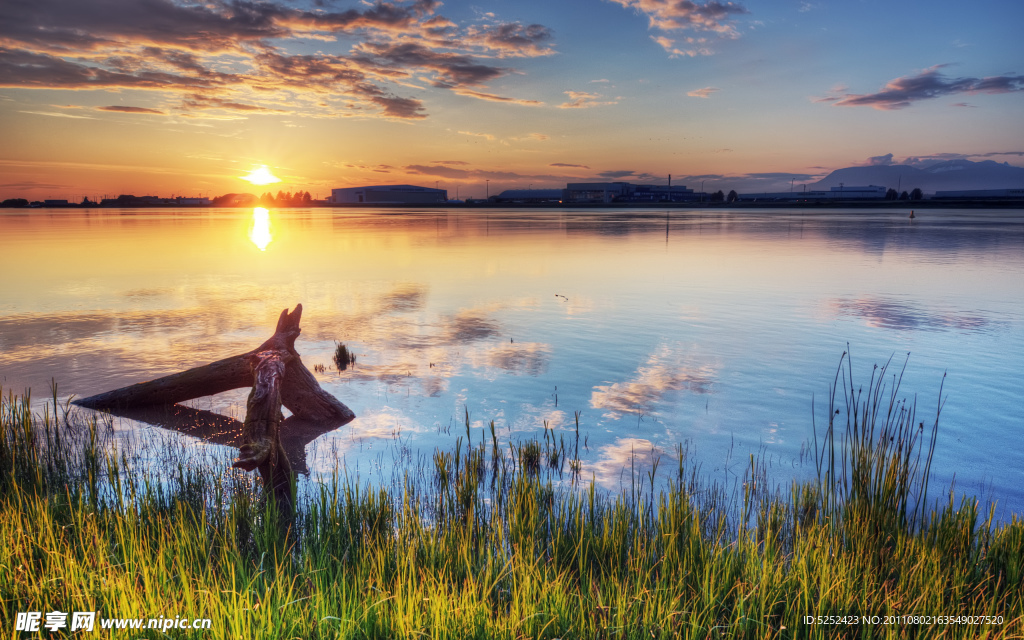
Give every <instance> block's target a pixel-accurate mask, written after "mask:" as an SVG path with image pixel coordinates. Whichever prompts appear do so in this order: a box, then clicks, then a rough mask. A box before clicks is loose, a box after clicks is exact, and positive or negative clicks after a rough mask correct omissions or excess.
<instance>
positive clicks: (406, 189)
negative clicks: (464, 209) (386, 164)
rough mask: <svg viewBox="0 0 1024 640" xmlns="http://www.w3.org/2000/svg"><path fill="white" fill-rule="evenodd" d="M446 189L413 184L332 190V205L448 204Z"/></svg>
mask: <svg viewBox="0 0 1024 640" xmlns="http://www.w3.org/2000/svg"><path fill="white" fill-rule="evenodd" d="M447 201H448V192H447V191H446V190H444V189H431V188H429V187H417V186H415V185H411V184H384V185H375V186H372V187H349V188H346V189H331V198H330V202H331V204H363V203H366V204H433V203H437V202H447Z"/></svg>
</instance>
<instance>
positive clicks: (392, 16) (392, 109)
mask: <svg viewBox="0 0 1024 640" xmlns="http://www.w3.org/2000/svg"><path fill="white" fill-rule="evenodd" d="M1022 23H1024V3H1022V2H1019V1H1016V0H1015V1H1011V2H1006V1H1005V0H999V1H994V0H981V1H977V2H972V3H963V2H952V1H948V0H936V1H933V2H906V1H897V2H888V1H881V0H879V1H875V0H863V1H847V2H832V1H824V0H822V1H817V2H805V1H801V0H793V1H789V0H778V1H772V2H768V1H765V0H760V1H758V0H746V1H744V2H716V1H712V2H707V3H695V2H690V1H689V0H682V1H679V0H543V1H541V0H519V1H518V2H507V1H506V2H494V1H490V0H478V1H475V2H462V1H458V0H450V1H449V2H445V3H441V2H435V1H433V0H416V1H413V2H391V3H370V2H356V1H350V0H336V1H332V0H312V1H306V0H295V1H287V0H275V1H272V2H252V1H248V0H234V1H228V2H225V1H221V0H206V1H204V2H180V1H175V0H3V2H2V3H0V140H2V141H3V144H2V145H0V197H3V198H10V197H26V198H31V199H41V198H68V199H75V200H80V199H81V198H82V197H83V196H85V195H89V196H91V197H102V196H104V195H106V196H108V197H116V196H117V195H118V194H121V193H132V194H135V195H149V194H152V195H160V196H164V197H167V196H170V195H172V194H173V195H209V196H214V195H219V194H222V193H227V192H243V191H248V192H255V193H259V192H261V191H263V190H266V189H265V188H261V187H254V186H252V185H250V184H248V183H246V182H243V181H241V180H240V179H239V178H240V177H241V176H244V175H246V174H248V172H249V171H251V170H252V169H254V168H255V167H259V166H261V165H266V166H267V167H268V168H269V169H270V171H272V172H273V173H274V174H275V175H277V176H279V177H280V178H281V179H282V182H281V183H279V184H275V185H272V187H269V188H272V189H273V190H274V191H275V192H276V191H277V190H278V189H281V190H285V191H295V190H308V191H310V192H311V193H312V194H313V195H314V196H319V197H321V198H323V197H325V196H326V195H329V191H330V189H331V188H332V187H344V186H356V185H365V184H399V183H411V184H419V185H424V186H434V185H435V183H436V184H437V185H438V186H440V187H441V188H445V189H448V190H449V193H450V196H451V197H454V196H455V195H456V189H457V188H458V195H459V196H460V197H462V198H465V197H467V196H477V197H483V196H484V193H485V189H489V191H490V193H491V194H492V195H493V194H495V193H497V192H499V191H501V190H503V189H508V188H527V187H529V186H531V185H532V186H533V187H534V188H541V187H563V186H564V185H565V183H566V182H575V181H584V180H628V181H634V182H649V181H655V180H656V181H659V182H664V181H665V180H666V179H667V175H668V174H672V176H673V179H672V182H673V184H686V185H687V186H690V187H696V188H699V186H700V182H701V181H702V180H703V181H705V189H706V190H712V189H725V190H728V189H737V190H740V191H743V190H753V189H757V190H760V189H771V188H780V189H781V188H783V187H786V188H788V187H789V186H790V184H791V181H792V180H793V179H795V181H796V184H798V185H799V184H801V183H804V182H813V181H815V180H817V179H818V178H819V177H821V176H823V175H825V174H827V173H828V172H829V171H831V170H833V169H837V168H841V167H845V166H851V165H859V164H870V163H890V162H895V163H903V162H906V163H909V164H916V165H918V166H921V165H922V164H924V163H927V162H930V161H931V162H934V161H936V160H942V159H948V158H968V159H971V160H984V159H991V160H996V161H999V162H1004V161H1007V162H1009V163H1010V164H1013V165H1022V164H1024V158H1022V156H1024V122H1022V114H1024V75H1022V73H1024V45H1022V44H1021V38H1020V25H1021V24H1022ZM890 154H891V155H890ZM487 180H489V181H490V184H489V186H485V181H487Z"/></svg>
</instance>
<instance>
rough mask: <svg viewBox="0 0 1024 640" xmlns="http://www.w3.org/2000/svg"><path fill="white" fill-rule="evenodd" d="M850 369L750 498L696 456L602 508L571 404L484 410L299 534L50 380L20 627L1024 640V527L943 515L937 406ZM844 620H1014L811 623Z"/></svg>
mask: <svg viewBox="0 0 1024 640" xmlns="http://www.w3.org/2000/svg"><path fill="white" fill-rule="evenodd" d="M851 371H852V366H851V365H850V364H849V360H848V359H846V358H845V357H844V360H843V364H842V365H841V367H840V370H839V372H838V373H837V376H836V379H835V381H834V383H833V385H832V391H831V393H830V418H829V422H828V425H827V426H825V427H824V431H823V433H822V434H820V435H816V437H815V440H814V445H813V446H814V450H815V455H816V466H817V468H816V470H817V479H816V480H815V481H811V482H793V483H792V484H791V485H790V486H789V487H788V490H783V488H782V487H779V486H777V485H772V484H771V481H770V478H769V477H768V475H767V468H766V465H765V464H764V463H763V461H762V460H759V459H758V458H756V457H753V456H752V457H751V459H750V462H749V465H748V468H747V470H746V472H745V473H744V475H743V477H742V478H741V480H740V482H739V483H738V484H737V485H736V486H734V487H724V486H721V485H720V484H714V483H711V482H709V481H708V480H706V479H705V478H704V477H703V476H702V475H701V474H700V473H699V472H698V470H697V469H696V467H694V466H693V465H690V464H689V462H688V457H687V455H686V452H685V450H683V449H682V448H680V449H679V450H678V451H677V455H676V457H675V461H674V464H673V465H671V468H665V465H664V464H663V465H662V467H658V466H655V467H654V468H653V469H651V470H649V471H647V472H646V473H635V474H634V480H633V483H632V486H631V487H630V488H629V489H627V490H624V491H622V492H621V493H620V494H611V495H610V494H607V493H605V492H603V491H601V490H599V489H598V488H597V487H596V486H595V484H594V483H593V482H587V481H586V477H585V475H586V466H585V465H582V464H581V463H580V461H579V457H578V442H579V423H578V416H577V426H576V435H575V443H572V442H570V443H567V442H566V440H565V437H564V436H565V435H568V434H571V432H565V431H558V432H556V431H555V430H553V429H550V428H548V427H547V426H545V429H544V434H543V437H542V439H540V440H529V441H525V442H520V443H511V442H510V443H505V444H503V443H501V442H500V441H499V439H498V437H497V434H496V432H495V429H494V427H493V425H491V430H490V434H487V432H486V430H485V431H484V432H483V433H480V434H479V435H478V437H476V438H475V439H474V438H473V435H474V434H473V433H472V431H471V429H470V421H469V416H468V414H467V416H466V436H465V439H463V438H462V437H461V436H460V437H459V438H458V439H457V441H456V445H455V448H454V451H440V450H439V451H435V452H434V455H433V458H432V464H431V460H427V461H425V463H424V464H421V465H418V466H417V467H415V468H408V469H405V470H403V471H402V472H401V473H402V475H401V476H400V477H398V478H397V479H396V481H395V482H394V483H392V485H390V486H388V487H373V486H368V485H362V484H360V483H358V482H356V481H353V480H351V479H349V478H347V477H345V476H344V475H343V474H342V473H336V474H335V475H334V476H333V477H332V478H330V479H329V480H327V481H326V482H323V483H321V484H319V485H316V486H313V487H309V489H310V490H309V491H305V492H298V493H299V500H298V508H297V509H296V514H295V519H294V522H293V525H292V527H291V528H290V529H288V530H281V529H280V528H279V527H278V526H276V523H277V522H278V518H277V516H276V514H275V513H274V505H273V504H272V503H271V504H267V503H265V502H263V501H262V499H261V497H260V495H261V494H260V492H259V491H257V490H256V485H255V484H254V483H253V482H252V480H251V478H249V477H248V476H245V475H241V474H236V473H233V472H230V471H228V470H227V468H226V466H227V465H223V466H218V463H217V462H216V461H211V460H209V459H205V460H202V459H200V460H188V459H184V460H182V461H180V463H178V464H174V463H165V464H162V465H160V466H161V471H160V473H159V474H158V473H156V472H154V471H152V470H151V469H152V467H150V466H146V465H143V464H140V462H139V459H138V458H137V457H133V456H132V455H131V451H130V447H126V446H124V445H123V444H118V443H117V442H116V441H115V440H116V439H115V438H114V437H113V434H112V430H111V428H110V425H109V424H104V423H102V422H101V421H99V420H97V419H96V418H95V417H87V416H81V415H76V414H75V413H74V412H71V411H69V410H68V407H67V406H66V405H65V406H64V407H58V406H57V404H56V393H55V392H54V399H53V402H52V403H51V405H48V407H47V408H46V409H45V410H44V411H43V413H42V414H37V415H33V413H32V412H31V410H30V406H31V405H30V402H29V399H28V398H27V397H18V396H13V395H8V396H7V397H6V398H4V399H3V400H2V403H0V421H2V431H3V433H2V438H0V502H2V508H0V536H2V537H0V540H2V541H3V544H2V545H0V598H2V601H3V616H2V619H3V620H5V621H12V620H13V619H14V616H15V615H16V613H17V612H19V611H43V612H48V611H54V610H56V611H68V612H70V611H98V612H100V614H99V615H100V616H101V617H140V618H143V617H145V618H149V617H154V618H155V617H158V616H161V615H162V616H165V617H173V616H182V617H189V618H209V619H211V620H212V621H213V625H212V629H210V630H206V631H202V632H195V633H196V635H197V636H199V635H201V637H203V638H232V639H234V638H419V637H431V638H453V639H454V638H509V639H512V638H600V639H604V638H607V639H613V638H614V639H618V638H676V637H684V638H686V637H691V638H776V637H781V638H789V637H794V638H797V637H799V638H807V637H814V638H818V637H822V638H823V637H834V636H839V637H864V638H872V637H880V638H881V637H886V638H888V637H900V638H902V637H952V638H977V637H988V638H1016V637H1022V629H1024V601H1022V593H1024V584H1022V580H1024V576H1022V569H1021V567H1022V566H1024V523H1022V522H1021V521H1020V520H1019V519H1018V518H1017V517H1016V516H1015V517H1013V519H1012V520H1011V522H1009V523H1002V524H998V523H995V522H994V521H993V517H992V513H993V512H992V511H991V510H989V511H988V512H987V513H980V512H979V506H978V502H977V501H976V500H973V499H969V498H965V499H962V500H959V501H958V500H956V498H955V496H954V494H953V492H952V490H950V492H949V494H948V499H945V500H943V501H942V502H939V503H935V502H929V501H928V497H927V488H928V486H927V480H928V475H929V464H930V461H931V455H932V451H933V450H934V445H935V441H936V438H937V419H938V416H937V415H936V421H935V424H932V425H930V426H929V427H927V428H926V427H924V425H923V424H922V423H921V422H916V417H915V410H916V407H915V406H914V403H913V402H912V401H907V400H904V399H902V398H900V397H899V379H900V378H899V376H890V375H889V374H888V367H887V366H886V367H881V368H880V369H878V370H876V372H875V374H876V375H874V376H873V377H872V379H871V381H870V382H869V384H868V386H867V388H863V389H862V388H855V387H854V384H853V379H852V374H851ZM940 395H941V393H940ZM940 409H941V405H940ZM487 435H490V438H489V442H488V438H487ZM570 440H571V438H570ZM172 453H173V454H174V456H177V455H181V456H187V454H186V453H185V452H172ZM174 456H171V457H172V458H173V457H174ZM828 615H832V616H857V617H858V619H859V618H860V616H882V617H884V616H892V615H952V616H957V615H972V616H984V615H988V616H1000V617H1001V620H1002V622H1001V623H998V624H997V623H993V622H987V623H982V624H971V625H963V624H952V625H950V624H946V625H936V624H930V625H915V624H897V625H888V626H886V625H874V626H872V625H867V624H863V623H861V624H858V625H857V626H844V627H837V626H834V625H833V626H826V625H818V624H814V625H811V624H806V623H805V622H804V616H828ZM12 629H13V624H12V623H9V622H7V623H5V627H4V628H3V629H2V630H0V633H2V634H10V635H9V637H18V636H17V634H15V632H13V631H12ZM125 633H126V632H125ZM188 634H189V632H186V631H180V630H170V631H168V632H167V635H168V636H169V637H185V636H186V635H188ZM51 635H56V634H51ZM126 637H127V634H126ZM131 637H146V638H156V637H165V635H164V634H163V633H160V632H157V631H155V630H146V631H142V632H139V631H134V632H132V633H131ZM190 637H191V636H190Z"/></svg>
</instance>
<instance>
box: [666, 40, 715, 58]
mask: <svg viewBox="0 0 1024 640" xmlns="http://www.w3.org/2000/svg"><path fill="white" fill-rule="evenodd" d="M651 40H654V41H655V42H657V43H658V45H659V46H661V48H662V49H664V50H665V51H667V52H668V53H669V54H671V55H670V56H669V57H672V58H679V57H686V58H696V57H697V56H710V55H712V54H713V53H714V51H712V50H711V49H710V48H709V47H708V46H707V42H708V39H707V38H692V37H691V38H686V39H685V40H684V42H685V43H686V44H688V45H690V46H689V48H685V49H680V48H679V47H677V46H676V41H675V40H673V39H672V38H668V37H665V36H651Z"/></svg>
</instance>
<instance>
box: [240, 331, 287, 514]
mask: <svg viewBox="0 0 1024 640" xmlns="http://www.w3.org/2000/svg"><path fill="white" fill-rule="evenodd" d="M290 357H291V354H290V353H289V352H288V351H287V350H275V349H268V350H266V351H261V352H259V353H257V354H255V355H253V356H251V357H250V359H249V362H250V364H251V366H252V371H253V380H254V384H253V386H252V391H250V392H249V399H248V401H247V402H246V411H245V423H244V424H243V426H242V446H241V447H240V448H239V451H238V454H239V455H238V458H237V459H236V460H235V462H234V464H232V465H231V466H233V467H238V468H240V469H245V470H246V471H252V470H253V469H259V472H260V476H261V477H262V478H263V485H264V486H265V487H266V488H267V490H268V491H273V494H274V497H275V499H276V500H277V504H278V507H279V508H280V509H281V513H282V515H284V516H285V517H291V512H292V509H291V478H292V468H291V464H290V463H289V462H288V455H287V454H286V453H285V452H284V449H283V447H282V446H281V423H282V422H283V421H284V415H283V414H282V413H281V388H282V386H283V382H284V376H285V365H286V363H287V361H288V360H289V359H290Z"/></svg>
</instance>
